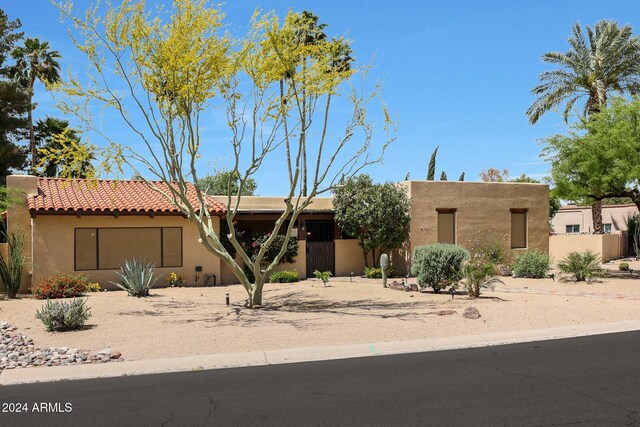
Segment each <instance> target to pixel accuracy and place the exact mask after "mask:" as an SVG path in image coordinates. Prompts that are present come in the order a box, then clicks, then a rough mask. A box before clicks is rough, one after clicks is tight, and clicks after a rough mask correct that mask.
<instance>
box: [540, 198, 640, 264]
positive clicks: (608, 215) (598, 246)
mask: <svg viewBox="0 0 640 427" xmlns="http://www.w3.org/2000/svg"><path fill="white" fill-rule="evenodd" d="M637 213H638V208H637V207H636V205H634V204H622V205H603V206H602V225H603V231H604V233H605V234H604V235H594V234H592V232H593V217H592V216H591V206H575V205H569V206H562V207H561V208H560V209H559V210H558V212H557V213H556V215H555V216H554V217H553V219H552V221H551V226H552V227H553V233H554V235H553V236H551V238H550V250H549V252H550V254H551V256H552V257H553V258H554V260H555V261H558V260H560V259H562V258H564V257H565V256H567V255H568V254H569V253H571V252H575V251H591V252H594V253H596V254H598V255H599V256H600V258H601V259H602V260H605V261H606V260H611V259H617V258H622V257H625V256H629V255H632V254H633V249H632V248H631V247H630V245H631V242H630V241H629V238H628V235H627V221H628V219H629V218H630V217H632V216H633V215H636V214H637Z"/></svg>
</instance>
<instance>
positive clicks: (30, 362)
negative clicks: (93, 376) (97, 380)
mask: <svg viewBox="0 0 640 427" xmlns="http://www.w3.org/2000/svg"><path fill="white" fill-rule="evenodd" d="M17 330H18V328H17V327H16V326H15V325H12V324H11V323H9V322H0V372H2V370H4V369H22V368H28V367H32V366H61V365H79V364H83V363H105V362H111V361H113V362H122V361H123V360H124V359H122V354H121V353H120V352H119V351H116V352H112V351H111V349H110V348H106V349H104V350H100V351H98V352H90V351H87V350H78V349H77V348H69V347H60V348H46V347H45V348H38V347H36V346H34V345H33V340H32V339H31V338H28V337H27V336H25V335H24V334H22V333H21V332H18V331H17Z"/></svg>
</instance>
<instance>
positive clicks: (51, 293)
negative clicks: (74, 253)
mask: <svg viewBox="0 0 640 427" xmlns="http://www.w3.org/2000/svg"><path fill="white" fill-rule="evenodd" d="M88 283H89V279H88V278H87V276H83V275H82V274H76V273H70V274H64V273H57V274H54V275H53V276H49V277H45V278H44V279H42V280H40V282H38V284H37V285H35V286H34V287H32V288H31V293H32V294H33V295H34V296H35V297H36V298H37V299H56V298H75V297H79V296H81V295H83V294H84V293H85V292H87V290H88V289H87V285H88Z"/></svg>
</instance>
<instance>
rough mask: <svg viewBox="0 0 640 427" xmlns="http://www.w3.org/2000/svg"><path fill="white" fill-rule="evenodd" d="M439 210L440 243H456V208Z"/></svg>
mask: <svg viewBox="0 0 640 427" xmlns="http://www.w3.org/2000/svg"><path fill="white" fill-rule="evenodd" d="M436 211H438V243H451V244H454V245H455V243H456V210H455V209H436Z"/></svg>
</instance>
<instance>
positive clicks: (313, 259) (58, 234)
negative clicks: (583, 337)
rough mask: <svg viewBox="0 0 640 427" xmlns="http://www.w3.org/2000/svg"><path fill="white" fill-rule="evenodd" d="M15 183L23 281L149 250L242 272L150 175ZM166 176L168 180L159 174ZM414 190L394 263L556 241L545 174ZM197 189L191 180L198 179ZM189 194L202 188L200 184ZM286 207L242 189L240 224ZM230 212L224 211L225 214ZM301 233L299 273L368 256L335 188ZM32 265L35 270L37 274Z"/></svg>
mask: <svg viewBox="0 0 640 427" xmlns="http://www.w3.org/2000/svg"><path fill="white" fill-rule="evenodd" d="M7 185H8V186H9V187H18V188H22V189H23V190H25V192H26V196H25V197H26V207H25V206H13V207H11V208H10V209H9V212H8V219H7V221H8V229H9V231H15V230H17V229H19V228H20V229H22V230H23V231H25V232H26V234H27V247H26V248H25V255H26V256H27V258H28V259H29V261H31V260H33V262H32V263H30V264H29V265H28V266H27V268H26V271H27V274H25V276H24V283H23V290H24V289H28V286H29V284H30V283H31V282H33V283H36V282H38V281H39V280H40V279H42V278H43V277H45V276H48V275H51V274H53V273H55V272H56V271H60V272H74V271H75V272H82V273H85V274H88V275H89V276H90V278H91V280H92V281H98V282H100V283H101V284H102V285H103V286H105V285H106V286H107V287H113V286H112V285H109V281H116V280H117V275H116V274H115V271H116V270H117V269H118V266H119V265H120V264H121V263H122V262H123V261H124V260H125V259H129V258H132V257H145V258H146V259H147V260H150V261H153V262H155V263H156V265H157V272H158V273H159V274H162V275H163V278H162V279H161V281H160V282H159V283H158V285H164V284H165V281H164V277H166V275H168V274H169V273H170V272H172V271H173V272H176V273H178V274H183V275H184V278H185V282H186V283H185V284H186V285H204V284H208V285H212V284H213V282H214V280H215V282H216V283H218V284H220V283H234V282H236V281H237V280H236V278H235V277H234V276H233V274H232V273H231V272H230V270H229V268H228V267H227V266H226V265H225V264H224V262H221V261H220V260H219V259H218V258H217V257H215V256H213V255H211V254H210V253H209V252H207V251H206V250H205V249H204V248H203V247H202V245H201V244H199V242H198V233H197V230H196V227H195V225H194V224H193V223H191V222H190V221H189V220H188V219H186V218H184V217H183V216H182V215H181V213H180V212H179V211H178V209H177V208H176V207H175V206H172V205H171V203H169V202H168V201H167V200H166V199H164V198H163V197H162V196H161V195H160V194H158V193H157V192H155V191H153V190H151V189H149V188H148V187H147V186H146V185H145V184H144V182H142V181H117V182H116V181H103V180H99V181H97V183H91V182H89V181H85V180H69V181H67V180H61V179H51V178H36V177H32V176H17V175H14V176H9V177H8V180H7ZM161 185H165V184H161ZM400 185H403V186H404V187H405V188H406V189H407V192H408V195H409V198H410V200H411V217H412V219H411V231H410V238H409V241H408V242H407V243H406V245H405V247H404V248H403V249H402V250H400V251H395V253H393V254H392V262H393V265H394V267H395V269H396V271H399V272H401V273H402V274H405V273H406V272H407V271H408V269H409V268H410V261H411V253H412V251H413V248H415V247H416V246H419V245H424V244H429V243H435V242H444V243H455V244H458V245H461V246H466V247H470V246H472V245H473V244H474V242H476V241H477V239H478V238H479V237H480V236H481V235H482V234H491V235H493V236H498V237H499V238H502V239H503V241H504V244H505V246H506V247H507V248H511V250H512V251H514V252H518V251H522V250H527V249H537V250H541V251H544V252H547V251H548V250H549V239H548V235H549V230H548V212H549V190H548V187H547V186H546V185H543V184H528V183H482V182H457V181H405V182H401V183H400ZM191 188H192V189H193V187H191ZM192 191H193V192H192V193H190V197H195V189H193V190H192ZM225 202H226V197H216V198H213V197H211V198H210V211H211V214H212V216H213V220H214V228H215V230H216V231H219V226H220V224H219V221H220V218H221V217H223V216H224V214H225V212H226V206H225ZM283 209H284V200H283V197H248V196H247V197H242V199H241V202H240V205H239V209H238V213H237V215H236V218H235V219H236V221H237V226H238V228H239V229H242V230H245V231H246V232H250V233H256V232H265V231H269V230H271V228H272V226H273V222H274V220H275V219H276V218H277V217H278V215H279V214H280V213H281V212H282V211H283ZM222 220H224V218H222ZM293 233H294V234H295V235H297V237H298V239H299V250H298V257H297V258H296V261H295V263H294V264H283V265H280V266H279V267H278V269H296V270H298V271H299V273H300V275H301V277H309V276H310V275H311V274H312V272H313V271H314V270H316V269H317V270H321V271H325V270H328V271H331V272H332V273H333V274H334V275H335V276H348V275H349V274H350V273H353V274H354V275H361V274H362V273H363V270H364V258H363V254H362V251H361V249H360V248H359V246H358V242H357V240H355V239H351V238H348V236H344V235H343V234H342V233H341V231H340V229H339V227H337V225H336V224H335V221H334V212H333V206H332V202H331V198H315V199H314V200H313V203H312V204H311V205H310V206H309V208H308V209H307V210H306V211H305V212H303V213H302V214H301V215H300V216H299V217H298V220H297V221H296V224H295V225H294V227H293ZM29 272H30V274H29Z"/></svg>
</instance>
